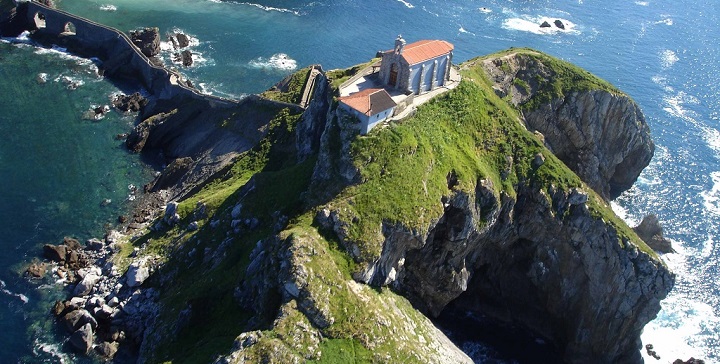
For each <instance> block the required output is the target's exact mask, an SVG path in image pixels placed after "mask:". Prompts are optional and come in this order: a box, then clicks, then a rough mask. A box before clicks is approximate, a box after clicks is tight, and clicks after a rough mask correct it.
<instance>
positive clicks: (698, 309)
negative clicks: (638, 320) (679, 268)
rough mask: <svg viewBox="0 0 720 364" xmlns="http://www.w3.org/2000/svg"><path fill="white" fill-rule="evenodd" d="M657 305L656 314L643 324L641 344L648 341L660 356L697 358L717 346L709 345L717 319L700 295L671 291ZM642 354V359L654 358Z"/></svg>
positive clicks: (643, 352)
mask: <svg viewBox="0 0 720 364" xmlns="http://www.w3.org/2000/svg"><path fill="white" fill-rule="evenodd" d="M660 305H661V306H662V309H661V310H660V312H659V313H658V316H657V318H656V319H655V320H653V321H651V322H650V323H649V324H648V325H647V326H645V329H644V331H643V334H642V341H643V344H645V345H646V344H652V345H653V346H654V347H655V348H654V349H653V350H655V351H656V352H657V353H658V355H660V356H661V357H662V358H683V359H687V358H690V357H695V358H698V357H702V356H704V355H709V354H711V353H713V352H714V351H716V350H717V349H716V348H713V346H712V345H713V341H714V336H715V333H716V332H717V330H718V329H720V320H719V319H718V317H717V316H716V315H715V313H714V311H713V308H712V306H710V305H709V304H708V303H706V302H703V301H702V298H700V297H698V299H691V298H689V297H679V296H674V295H671V296H670V297H668V298H665V299H664V300H663V301H662V302H661V303H660ZM642 354H643V357H644V358H645V360H646V362H654V361H655V359H652V358H650V357H648V356H647V353H646V352H645V350H643V351H642Z"/></svg>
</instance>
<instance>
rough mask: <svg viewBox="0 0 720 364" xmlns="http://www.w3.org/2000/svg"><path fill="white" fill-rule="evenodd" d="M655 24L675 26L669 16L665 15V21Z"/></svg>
mask: <svg viewBox="0 0 720 364" xmlns="http://www.w3.org/2000/svg"><path fill="white" fill-rule="evenodd" d="M655 24H665V25H673V20H672V18H670V17H669V16H667V15H665V18H664V19H662V20H658V21H656V22H655Z"/></svg>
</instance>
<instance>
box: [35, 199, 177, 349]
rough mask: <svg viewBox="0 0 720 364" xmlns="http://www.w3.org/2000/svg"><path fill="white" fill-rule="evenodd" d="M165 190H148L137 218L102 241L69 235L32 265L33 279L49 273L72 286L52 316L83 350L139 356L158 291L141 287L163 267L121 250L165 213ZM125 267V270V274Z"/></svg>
mask: <svg viewBox="0 0 720 364" xmlns="http://www.w3.org/2000/svg"><path fill="white" fill-rule="evenodd" d="M161 199H162V197H161V194H157V193H155V194H146V195H144V196H143V197H142V201H141V202H140V203H139V204H138V206H137V207H136V208H135V211H134V213H133V215H132V218H130V219H125V220H126V223H124V224H119V225H118V226H117V227H116V229H118V230H110V231H108V232H107V233H106V234H105V236H104V237H103V238H102V239H98V238H91V239H88V240H87V241H85V243H84V244H82V243H80V242H79V241H78V240H77V239H74V238H70V237H65V238H64V239H63V242H62V243H60V244H57V245H53V244H46V245H44V246H43V257H44V258H45V261H43V262H37V261H36V262H33V263H32V264H31V265H30V266H29V267H28V269H27V272H28V273H27V275H28V276H29V277H31V278H43V277H44V276H45V275H46V274H47V273H48V272H49V273H50V274H51V275H52V278H53V279H55V280H56V282H57V283H61V284H63V285H64V286H65V287H66V290H67V291H68V293H69V296H68V298H67V299H65V300H59V301H56V302H55V304H54V305H53V307H52V310H51V311H52V314H53V315H54V316H55V317H56V319H57V321H58V324H59V325H60V326H61V327H63V328H65V330H66V331H67V333H68V335H69V336H68V339H67V343H68V344H69V347H70V348H71V349H72V350H73V351H76V352H79V353H82V354H90V353H91V352H92V351H94V352H95V353H96V355H97V356H98V357H100V358H101V359H103V360H110V359H112V358H113V357H115V355H116V354H117V353H118V352H123V353H124V356H125V357H128V356H129V357H135V356H136V355H137V351H138V349H139V347H140V346H141V345H142V343H143V341H144V333H145V328H146V327H147V326H148V325H149V324H151V322H152V320H153V319H154V317H155V316H156V315H157V312H158V307H157V304H156V300H157V296H158V294H157V292H156V291H155V290H154V289H153V288H147V289H143V288H142V287H141V285H142V284H143V282H145V280H147V279H148V277H150V275H151V274H152V273H153V272H154V271H155V270H156V269H157V268H158V266H159V264H160V263H159V261H158V260H157V259H156V258H155V257H151V256H146V255H145V256H142V257H141V256H140V255H139V254H137V253H138V252H139V250H140V248H139V247H134V248H133V249H134V252H133V253H132V254H131V257H132V259H131V260H130V261H122V260H119V259H116V254H117V253H118V252H120V251H121V250H122V249H124V248H126V247H127V246H128V244H130V242H129V241H130V240H131V239H132V238H133V234H136V233H137V232H138V231H140V230H142V229H145V228H147V227H148V225H149V224H150V223H151V222H152V221H154V219H155V218H156V217H157V216H158V215H160V214H162V211H163V207H162V206H163V205H162V203H161V202H160V201H161ZM123 271H124V272H123Z"/></svg>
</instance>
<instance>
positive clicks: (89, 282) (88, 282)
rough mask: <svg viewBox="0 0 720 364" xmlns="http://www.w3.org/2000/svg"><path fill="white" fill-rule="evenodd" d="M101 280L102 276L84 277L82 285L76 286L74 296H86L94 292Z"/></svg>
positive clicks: (90, 274)
mask: <svg viewBox="0 0 720 364" xmlns="http://www.w3.org/2000/svg"><path fill="white" fill-rule="evenodd" d="M99 280H100V276H99V275H97V274H95V273H92V272H90V273H88V274H86V275H85V277H83V279H82V280H81V281H80V283H78V284H77V286H75V290H74V291H73V294H74V295H75V296H84V295H86V294H88V293H90V291H91V290H92V288H93V286H94V285H95V283H97V282H98V281H99Z"/></svg>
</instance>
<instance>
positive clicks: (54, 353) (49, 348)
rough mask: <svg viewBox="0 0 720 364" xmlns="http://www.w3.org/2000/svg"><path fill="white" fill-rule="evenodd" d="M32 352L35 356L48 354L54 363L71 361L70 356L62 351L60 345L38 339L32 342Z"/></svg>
mask: <svg viewBox="0 0 720 364" xmlns="http://www.w3.org/2000/svg"><path fill="white" fill-rule="evenodd" d="M33 354H35V356H36V357H43V356H45V355H49V356H50V357H52V359H54V360H53V362H55V363H60V364H66V363H71V362H72V361H71V360H70V357H69V356H68V355H67V354H65V353H63V351H62V349H61V348H60V345H58V344H49V343H44V342H40V341H39V340H38V339H35V342H34V343H33Z"/></svg>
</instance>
